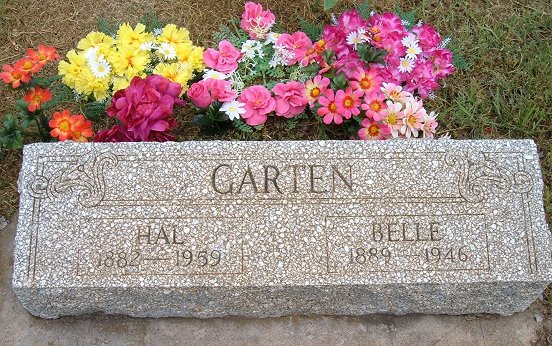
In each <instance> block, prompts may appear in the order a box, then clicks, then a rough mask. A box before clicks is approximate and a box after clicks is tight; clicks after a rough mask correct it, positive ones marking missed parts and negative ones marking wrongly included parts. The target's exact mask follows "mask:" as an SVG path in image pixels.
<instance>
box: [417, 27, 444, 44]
mask: <svg viewBox="0 0 552 346" xmlns="http://www.w3.org/2000/svg"><path fill="white" fill-rule="evenodd" d="M412 32H414V33H416V34H418V40H419V45H420V47H421V48H422V49H423V50H431V49H433V48H436V47H437V45H438V44H439V43H441V36H440V35H439V33H438V32H437V30H435V28H434V27H432V26H431V25H429V24H422V25H416V26H414V27H413V28H412Z"/></svg>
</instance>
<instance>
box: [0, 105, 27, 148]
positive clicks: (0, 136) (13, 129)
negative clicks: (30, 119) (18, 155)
mask: <svg viewBox="0 0 552 346" xmlns="http://www.w3.org/2000/svg"><path fill="white" fill-rule="evenodd" d="M0 144H1V145H2V147H3V148H6V149H19V148H21V147H22V146H23V134H22V133H21V131H20V130H19V129H18V128H17V119H16V118H15V117H14V116H13V115H11V114H10V115H8V116H6V118H5V119H4V123H3V126H2V129H0Z"/></svg>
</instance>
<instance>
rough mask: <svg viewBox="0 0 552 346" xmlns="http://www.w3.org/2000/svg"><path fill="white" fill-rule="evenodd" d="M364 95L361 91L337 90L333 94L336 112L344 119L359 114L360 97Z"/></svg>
mask: <svg viewBox="0 0 552 346" xmlns="http://www.w3.org/2000/svg"><path fill="white" fill-rule="evenodd" d="M362 95H364V92H362V90H355V91H353V89H351V88H347V90H345V91H343V90H338V91H337V93H336V94H335V103H336V105H337V111H338V113H340V114H341V115H342V116H343V117H344V118H345V119H349V118H350V117H351V116H353V115H359V114H360V109H359V107H360V104H361V99H360V98H361V97H362Z"/></svg>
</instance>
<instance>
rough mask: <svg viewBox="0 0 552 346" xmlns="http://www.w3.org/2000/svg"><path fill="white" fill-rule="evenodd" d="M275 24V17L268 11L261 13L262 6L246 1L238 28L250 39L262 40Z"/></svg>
mask: <svg viewBox="0 0 552 346" xmlns="http://www.w3.org/2000/svg"><path fill="white" fill-rule="evenodd" d="M275 22H276V17H275V16H274V14H273V13H272V12H270V11H269V10H266V11H263V6H262V5H260V4H256V3H254V2H251V1H248V2H246V3H245V11H244V12H243V14H242V20H241V23H240V28H242V29H243V30H244V31H246V32H247V33H248V34H249V37H251V38H252V39H254V40H256V39H263V38H265V36H266V35H267V34H268V33H269V32H270V28H271V27H272V26H273V25H274V23H275Z"/></svg>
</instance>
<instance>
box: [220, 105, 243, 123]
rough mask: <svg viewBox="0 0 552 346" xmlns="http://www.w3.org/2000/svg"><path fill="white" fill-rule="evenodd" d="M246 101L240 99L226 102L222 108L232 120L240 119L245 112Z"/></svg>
mask: <svg viewBox="0 0 552 346" xmlns="http://www.w3.org/2000/svg"><path fill="white" fill-rule="evenodd" d="M244 106H245V104H244V103H241V102H239V101H229V102H224V103H223V104H222V107H220V110H221V111H222V112H224V113H226V114H227V115H228V118H230V120H235V119H239V118H240V116H241V114H245V108H243V107H244Z"/></svg>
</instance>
